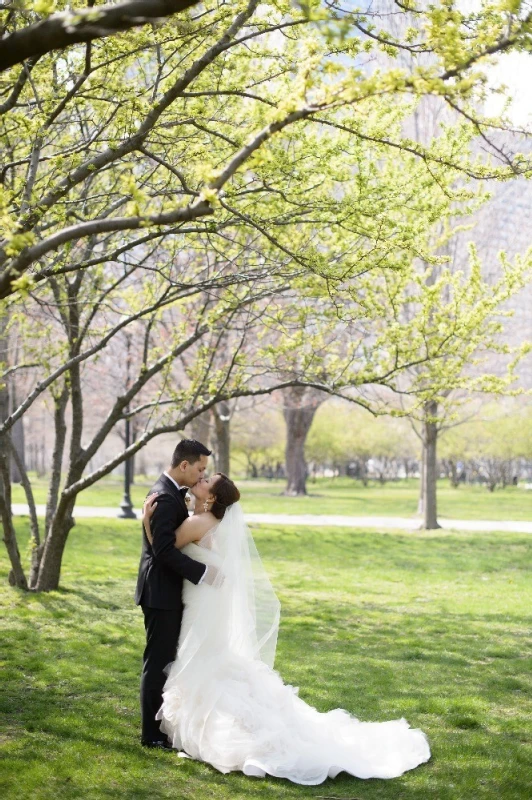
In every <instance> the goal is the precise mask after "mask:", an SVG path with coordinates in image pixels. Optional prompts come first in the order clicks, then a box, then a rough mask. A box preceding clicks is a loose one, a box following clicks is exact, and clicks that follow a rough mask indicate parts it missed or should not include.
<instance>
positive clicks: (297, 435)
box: [283, 386, 324, 496]
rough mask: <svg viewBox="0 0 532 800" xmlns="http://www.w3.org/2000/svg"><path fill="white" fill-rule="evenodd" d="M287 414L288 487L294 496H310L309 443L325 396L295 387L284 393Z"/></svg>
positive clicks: (286, 456)
mask: <svg viewBox="0 0 532 800" xmlns="http://www.w3.org/2000/svg"><path fill="white" fill-rule="evenodd" d="M283 397H284V408H283V415H284V419H285V422H286V448H285V466H286V478H287V481H286V488H285V490H284V494H286V495H290V496H296V495H305V494H307V462H306V461H305V442H306V440H307V436H308V432H309V430H310V426H311V425H312V420H313V419H314V415H315V414H316V411H317V410H318V407H319V406H320V405H321V403H322V402H323V400H324V397H323V395H322V393H321V392H320V393H318V392H316V391H315V390H312V389H311V390H307V389H305V388H302V387H300V386H294V387H292V388H291V389H289V390H287V391H285V392H284V395H283Z"/></svg>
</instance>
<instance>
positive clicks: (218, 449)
mask: <svg viewBox="0 0 532 800" xmlns="http://www.w3.org/2000/svg"><path fill="white" fill-rule="evenodd" d="M212 413H213V418H214V432H215V435H216V446H215V449H214V450H215V455H216V459H215V462H216V471H217V472H223V473H224V474H225V475H229V469H230V460H231V409H230V407H229V403H227V402H226V401H225V400H224V401H223V402H221V403H218V404H217V405H215V406H214V408H213V409H212Z"/></svg>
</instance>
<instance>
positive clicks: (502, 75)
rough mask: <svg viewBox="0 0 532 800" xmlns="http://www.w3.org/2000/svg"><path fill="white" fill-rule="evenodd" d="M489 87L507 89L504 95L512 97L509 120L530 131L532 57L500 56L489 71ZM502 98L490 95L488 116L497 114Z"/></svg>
mask: <svg viewBox="0 0 532 800" xmlns="http://www.w3.org/2000/svg"><path fill="white" fill-rule="evenodd" d="M489 76H490V85H492V86H495V85H498V84H501V83H504V84H506V86H507V87H508V90H507V92H506V93H505V94H506V95H510V96H511V97H513V102H512V105H511V107H510V112H509V114H510V118H511V120H512V121H513V122H514V124H515V125H518V126H519V127H524V126H527V125H528V128H529V129H530V130H532V55H530V54H529V53H509V54H508V55H504V56H501V58H500V61H499V63H498V64H497V65H495V66H493V67H491V68H490V70H489ZM503 102H504V98H503V97H502V96H497V95H492V96H491V97H490V98H489V100H488V102H487V103H486V112H487V113H488V114H490V115H491V114H497V113H498V112H499V111H500V110H501V107H502V105H503Z"/></svg>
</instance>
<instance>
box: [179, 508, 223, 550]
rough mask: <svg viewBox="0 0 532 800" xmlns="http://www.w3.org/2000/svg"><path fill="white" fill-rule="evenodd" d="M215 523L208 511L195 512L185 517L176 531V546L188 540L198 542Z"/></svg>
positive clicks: (180, 545) (181, 545)
mask: <svg viewBox="0 0 532 800" xmlns="http://www.w3.org/2000/svg"><path fill="white" fill-rule="evenodd" d="M216 523H217V520H216V519H215V518H214V516H213V515H212V514H210V513H206V514H196V515H194V516H192V517H189V518H188V519H186V520H185V521H184V522H183V524H182V525H181V526H180V527H179V529H178V531H177V541H176V546H177V547H183V546H184V545H185V544H188V543H189V542H199V540H200V539H202V538H203V537H204V536H205V535H206V534H207V533H208V532H209V531H210V530H211V529H212V528H213V527H214V525H215V524H216Z"/></svg>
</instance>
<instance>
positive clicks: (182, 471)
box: [179, 456, 207, 489]
mask: <svg viewBox="0 0 532 800" xmlns="http://www.w3.org/2000/svg"><path fill="white" fill-rule="evenodd" d="M206 469H207V456H200V457H199V459H198V460H197V461H194V463H191V462H190V461H182V462H181V464H180V465H179V484H180V485H181V486H188V487H189V488H190V489H192V487H193V486H195V485H196V483H197V482H198V481H199V480H201V478H202V477H203V473H204V472H205V470H206Z"/></svg>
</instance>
